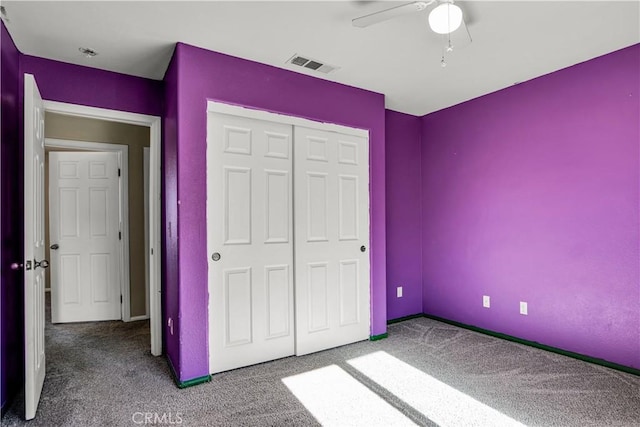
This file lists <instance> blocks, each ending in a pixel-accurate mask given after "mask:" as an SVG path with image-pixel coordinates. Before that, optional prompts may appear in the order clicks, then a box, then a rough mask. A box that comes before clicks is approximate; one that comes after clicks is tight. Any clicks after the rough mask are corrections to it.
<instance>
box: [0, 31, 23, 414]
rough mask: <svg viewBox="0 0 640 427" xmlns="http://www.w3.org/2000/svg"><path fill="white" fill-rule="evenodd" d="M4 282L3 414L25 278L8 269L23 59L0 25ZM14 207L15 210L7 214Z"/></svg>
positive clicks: (16, 247)
mask: <svg viewBox="0 0 640 427" xmlns="http://www.w3.org/2000/svg"><path fill="white" fill-rule="evenodd" d="M0 32H1V33H0V43H1V46H0V54H1V55H2V56H1V58H0V67H1V69H0V76H1V82H0V98H1V101H2V110H1V111H2V116H1V117H0V121H1V123H2V126H1V139H0V149H1V153H0V163H1V164H0V206H2V212H0V218H1V219H0V263H1V264H0V278H1V286H2V300H1V301H0V304H1V306H0V312H1V321H2V326H1V329H2V332H1V333H2V336H1V340H0V341H1V350H0V351H1V353H2V362H1V363H2V368H1V369H2V373H1V374H0V378H1V382H2V385H1V394H2V396H1V400H2V413H4V412H5V410H6V409H7V408H8V403H9V402H10V401H11V399H12V398H13V397H14V396H15V394H16V392H17V391H18V390H20V388H21V387H22V382H23V372H24V369H23V366H24V363H23V357H22V355H23V348H24V338H23V335H24V333H23V330H24V327H23V309H22V306H23V302H22V301H23V292H22V289H23V286H22V282H23V276H22V272H21V271H13V270H11V269H10V268H9V266H10V265H11V263H13V262H17V261H19V260H20V259H22V253H23V245H22V233H23V229H22V226H21V224H22V222H23V218H22V209H20V208H18V209H16V208H15V207H16V206H22V191H20V188H21V185H22V184H21V181H22V174H23V171H22V149H21V148H20V147H21V146H22V145H21V144H20V116H21V114H20V103H19V99H20V95H19V81H20V79H19V75H20V53H19V52H18V50H17V49H16V46H15V44H14V43H13V40H12V39H11V36H10V35H9V33H8V32H7V29H6V28H5V26H4V22H2V21H0ZM8 207H12V208H8Z"/></svg>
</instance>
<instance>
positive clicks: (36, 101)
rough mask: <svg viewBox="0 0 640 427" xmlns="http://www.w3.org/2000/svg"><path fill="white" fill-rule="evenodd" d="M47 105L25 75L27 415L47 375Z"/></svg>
mask: <svg viewBox="0 0 640 427" xmlns="http://www.w3.org/2000/svg"><path fill="white" fill-rule="evenodd" d="M44 252H45V251H44V105H43V102H42V97H41V96H40V91H39V90H38V86H37V84H36V81H35V79H34V77H33V76H32V75H31V74H25V75H24V259H25V261H24V264H23V265H24V270H25V272H24V316H25V319H24V329H25V331H24V333H25V339H24V341H25V353H24V357H25V378H24V382H25V385H24V388H25V418H26V419H27V420H30V419H33V418H34V417H35V416H36V410H37V409H38V402H39V401H40V394H41V392H42V386H43V384H44V377H45V369H46V368H45V360H46V357H45V343H44V325H45V314H44V289H45V275H44V268H43V267H45V266H46V264H44V263H46V261H45V260H44Z"/></svg>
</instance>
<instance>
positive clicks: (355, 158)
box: [294, 126, 370, 355]
mask: <svg viewBox="0 0 640 427" xmlns="http://www.w3.org/2000/svg"><path fill="white" fill-rule="evenodd" d="M294 140H295V150H294V151H295V158H294V165H295V167H294V169H295V176H294V181H295V190H294V191H295V193H294V200H295V207H294V211H295V254H296V257H295V283H296V354H297V355H302V354H307V353H311V352H314V351H319V350H324V349H327V348H332V347H336V346H339V345H344V344H348V343H352V342H355V341H360V340H365V339H367V338H368V337H369V322H370V320H369V319H370V313H369V306H370V291H369V280H370V278H369V144H368V140H367V138H362V137H356V136H348V135H343V134H338V133H335V132H326V131H320V130H314V129H309V128H304V127H297V126H296V127H295V130H294Z"/></svg>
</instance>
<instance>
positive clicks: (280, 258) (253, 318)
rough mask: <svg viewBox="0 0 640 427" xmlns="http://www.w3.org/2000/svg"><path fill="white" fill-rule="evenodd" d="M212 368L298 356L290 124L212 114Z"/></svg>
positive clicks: (209, 166)
mask: <svg viewBox="0 0 640 427" xmlns="http://www.w3.org/2000/svg"><path fill="white" fill-rule="evenodd" d="M207 129H208V130H207V169H208V170H207V200H208V202H207V230H208V239H207V241H208V246H209V290H210V297H209V301H210V304H209V325H210V328H209V331H210V336H209V342H210V364H209V368H210V371H211V372H212V373H216V372H221V371H225V370H229V369H233V368H237V367H241V366H247V365H251V364H255V363H259V362H264V361H267V360H273V359H277V358H280V357H285V356H290V355H292V354H293V353H294V324H293V226H292V217H291V215H292V176H291V175H292V169H291V167H292V150H291V148H292V147H291V139H292V138H291V136H292V135H291V133H292V130H291V126H288V125H282V124H278V123H272V122H266V121H260V120H253V119H247V118H242V117H236V116H229V115H223V114H215V113H210V114H209V116H208V124H207Z"/></svg>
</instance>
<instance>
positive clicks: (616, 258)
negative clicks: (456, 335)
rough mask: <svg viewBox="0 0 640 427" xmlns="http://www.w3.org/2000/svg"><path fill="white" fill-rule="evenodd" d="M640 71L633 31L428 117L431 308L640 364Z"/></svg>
mask: <svg viewBox="0 0 640 427" xmlns="http://www.w3.org/2000/svg"><path fill="white" fill-rule="evenodd" d="M639 76H640V45H635V46H632V47H629V48H626V49H623V50H620V51H618V52H614V53H612V54H609V55H606V56H603V57H600V58H596V59H594V60H591V61H588V62H585V63H582V64H579V65H576V66H573V67H570V68H567V69H565V70H561V71H558V72H555V73H552V74H549V75H547V76H543V77H540V78H537V79H534V80H531V81H529V82H526V83H523V84H520V85H518V86H514V87H511V88H509V89H506V90H502V91H500V92H496V93H493V94H490V95H487V96H484V97H482V98H478V99H475V100H472V101H469V102H466V103H464V104H460V105H458V106H455V107H451V108H449V109H446V110H443V111H440V112H436V113H433V114H430V115H427V116H425V117H424V118H423V123H422V141H423V152H422V171H423V198H422V203H423V205H422V208H423V214H422V217H423V251H424V256H423V277H424V311H425V312H426V313H428V314H432V315H437V316H441V317H444V318H447V319H451V320H455V321H459V322H462V323H466V324H470V325H475V326H478V327H482V328H486V329H490V330H493V331H498V332H502V333H506V334H509V335H513V336H517V337H520V338H524V339H527V340H531V341H537V342H540V343H542V344H546V345H550V346H553V347H558V348H562V349H565V350H569V351H573V352H577V353H581V354H585V355H588V356H592V357H596V358H602V359H605V360H608V361H611V362H614V363H619V364H622V365H626V366H630V367H633V368H640V284H639V282H640V272H639V259H640V253H639V242H640V239H639V216H640V214H639V172H640V169H639V155H640V151H639V144H640V134H639V132H640V130H639V117H640V103H639V96H640V77H639ZM483 294H486V295H490V296H491V304H492V306H491V309H483V308H482V295H483ZM519 301H527V302H528V303H529V315H528V316H522V315H520V314H519V312H518V310H519Z"/></svg>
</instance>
